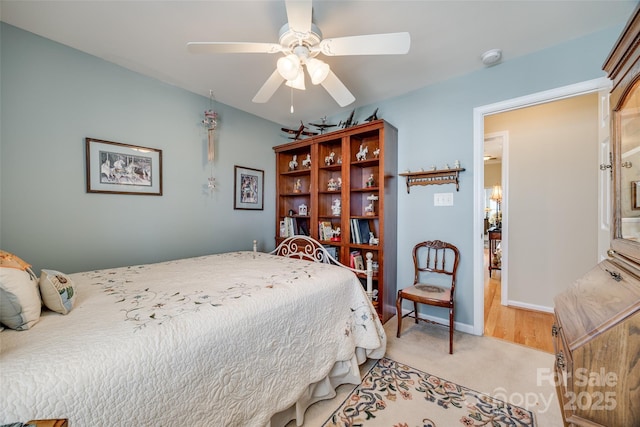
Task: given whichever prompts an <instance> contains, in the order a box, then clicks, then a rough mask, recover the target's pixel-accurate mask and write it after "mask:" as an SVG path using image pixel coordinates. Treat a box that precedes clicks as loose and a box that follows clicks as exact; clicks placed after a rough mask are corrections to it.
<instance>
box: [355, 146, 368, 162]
mask: <svg viewBox="0 0 640 427" xmlns="http://www.w3.org/2000/svg"><path fill="white" fill-rule="evenodd" d="M368 152H369V147H365V146H364V144H360V151H358V152H357V153H356V160H358V161H360V160H367V153H368Z"/></svg>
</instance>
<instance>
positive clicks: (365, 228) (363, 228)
mask: <svg viewBox="0 0 640 427" xmlns="http://www.w3.org/2000/svg"><path fill="white" fill-rule="evenodd" d="M358 230H359V231H360V243H363V244H366V243H369V233H370V232H371V229H370V228H369V220H368V219H358Z"/></svg>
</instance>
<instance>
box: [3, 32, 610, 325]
mask: <svg viewBox="0 0 640 427" xmlns="http://www.w3.org/2000/svg"><path fill="white" fill-rule="evenodd" d="M621 29H622V25H620V26H619V27H616V28H611V29H609V30H606V31H602V32H598V33H595V34H592V35H590V36H587V37H584V38H581V39H578V40H574V41H571V42H568V43H565V44H562V45H558V46H556V47H553V48H550V49H546V50H544V51H540V52H538V53H535V54H532V55H528V56H526V57H521V58H514V59H509V58H508V56H507V58H506V60H505V62H504V63H502V64H500V65H498V66H494V67H491V68H488V69H484V70H481V71H478V72H476V73H473V74H470V75H467V76H463V77H458V78H453V79H451V80H448V81H446V82H443V83H440V84H436V85H432V86H429V87H425V88H423V89H421V90H417V91H415V92H413V93H410V94H407V95H405V96H401V97H398V98H394V99H391V100H388V101H386V102H382V103H379V104H376V105H371V106H367V107H363V108H360V109H358V111H357V112H356V117H355V118H356V119H357V120H360V121H362V120H363V119H364V118H365V117H367V116H368V115H369V114H371V112H372V111H373V109H374V108H375V107H379V108H380V109H379V116H380V117H381V118H384V119H386V120H387V121H388V122H390V123H391V124H393V125H394V126H395V127H397V128H398V130H399V134H398V137H399V141H398V144H399V147H398V149H399V161H398V170H400V171H403V170H405V169H411V170H417V169H419V168H425V169H426V168H428V167H429V166H430V165H432V164H435V165H437V166H439V167H442V166H443V165H444V164H445V163H449V164H453V162H454V161H455V160H460V162H461V163H462V166H463V167H465V168H466V171H465V172H463V173H462V176H461V182H460V191H459V192H455V189H454V187H452V186H427V187H413V188H412V190H411V194H407V193H406V189H405V184H404V182H403V181H401V180H398V182H397V185H398V194H399V199H398V218H399V220H398V221H399V224H398V283H397V286H398V288H403V287H405V286H408V285H409V284H410V283H411V281H412V265H411V257H410V251H411V248H412V247H413V245H414V244H415V243H416V242H418V241H421V240H427V239H442V240H447V241H450V242H452V243H454V244H456V245H457V246H458V247H459V248H460V249H461V251H462V261H461V265H460V271H459V276H458V279H459V280H458V296H459V298H458V306H457V307H458V310H457V314H456V321H457V322H461V323H464V324H471V323H472V321H473V289H472V288H473V259H472V253H473V236H472V232H473V215H474V213H473V209H474V207H473V164H472V163H473V123H472V119H473V109H474V108H475V107H478V106H482V105H487V104H492V103H495V102H499V101H503V100H506V99H511V98H515V97H519V96H523V95H527V94H531V93H536V92H539V91H543V90H548V89H552V88H556V87H560V86H564V85H568V84H572V83H577V82H582V81H586V80H590V79H593V78H597V77H601V76H603V75H604V73H603V71H602V70H601V67H602V64H603V62H604V60H605V58H606V56H607V54H608V52H609V50H610V49H611V47H612V46H613V44H614V42H615V40H616V39H617V37H618V34H619V33H620V31H621ZM507 55H508V53H507ZM1 59H2V62H1V66H2V69H1V71H2V88H1V89H2V92H1V96H2V99H1V100H2V147H1V152H0V156H1V162H2V163H1V165H2V171H1V174H0V179H1V183H0V184H1V199H0V200H1V203H2V206H1V222H0V233H1V235H0V237H1V244H2V248H3V249H5V250H9V251H13V252H15V253H17V254H19V255H21V256H23V257H24V258H26V259H27V260H29V261H31V262H33V263H34V264H35V266H36V267H37V268H42V267H50V268H58V269H61V270H67V271H78V270H83V269H89V268H99V267H103V266H110V265H124V264H131V263H138V262H146V261H149V260H157V259H169V258H175V257H179V256H188V255H195V254H200V253H207V252H219V251H224V250H232V249H239V248H249V247H250V241H251V240H252V239H253V238H258V239H259V240H261V241H267V242H272V241H273V233H274V227H273V223H274V203H275V201H274V182H275V181H274V178H273V175H274V157H273V152H272V149H271V147H272V146H273V145H276V144H278V143H281V140H278V126H276V125H275V124H273V123H270V122H266V121H264V120H261V119H258V118H255V117H253V116H250V115H248V114H245V113H242V112H239V111H237V110H233V109H231V108H228V107H225V106H220V107H219V110H220V111H221V128H220V141H221V143H220V147H219V150H218V155H219V156H218V159H219V160H218V162H217V163H216V168H217V172H216V176H218V178H219V179H221V180H222V183H221V187H222V188H221V189H220V190H219V191H218V192H217V193H215V194H214V195H213V196H209V195H208V194H207V192H206V191H204V190H203V188H202V186H203V185H204V183H206V179H207V176H208V169H207V168H206V167H205V164H204V163H205V162H204V159H205V158H206V155H205V152H204V139H205V135H204V133H203V131H202V129H201V127H200V126H199V119H200V116H201V114H202V110H203V109H204V108H205V107H207V105H208V104H207V100H206V99H205V98H202V97H198V96H196V95H193V94H190V93H188V92H184V91H182V90H179V89H176V88H173V87H171V86H167V85H164V84H162V83H159V82H157V81H153V80H150V79H148V78H145V77H142V76H139V75H137V74H134V73H131V72H129V71H126V70H123V69H121V68H119V67H116V66H114V65H112V64H109V63H107V62H104V61H101V60H98V59H96V58H93V57H90V56H87V55H84V54H81V53H79V52H77V51H74V50H71V49H68V48H65V47H63V46H60V45H57V44H55V43H51V42H48V41H46V40H43V39H40V38H38V37H35V36H33V35H30V34H27V33H24V32H22V31H19V30H16V29H15V28H12V27H8V26H6V25H3V27H2V58H1ZM341 118H342V119H344V118H345V117H334V118H333V122H336V123H337V120H339V119H341ZM271 134H272V135H274V139H273V140H272V141H266V140H265V138H264V135H271ZM85 136H92V137H95V138H101V139H107V140H113V141H120V142H126V143H132V144H140V145H148V146H152V147H157V148H161V149H163V150H164V156H165V157H164V158H165V166H164V174H165V175H164V178H165V195H164V196H162V197H148V196H144V197H142V196H113V195H98V194H86V193H85V190H84V185H85V184H84V151H83V139H84V137H85ZM249 152H251V154H248V153H249ZM233 164H240V165H243V166H250V167H257V168H259V169H264V170H265V172H266V182H265V186H266V187H265V189H266V191H265V211H264V212H243V211H234V210H233V199H232V188H231V187H232V186H233V182H232V175H233ZM437 192H453V193H454V206H452V207H438V208H436V207H434V206H433V194H434V193H437ZM437 314H438V315H442V316H444V313H437Z"/></svg>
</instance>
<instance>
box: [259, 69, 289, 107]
mask: <svg viewBox="0 0 640 427" xmlns="http://www.w3.org/2000/svg"><path fill="white" fill-rule="evenodd" d="M283 81H284V78H283V77H282V76H281V75H280V73H279V72H278V70H275V71H274V72H273V74H271V76H270V77H269V78H268V79H267V81H266V82H264V84H263V85H262V87H261V88H260V90H259V91H258V93H256V96H254V97H253V100H252V101H253V102H255V103H256V104H264V103H265V102H267V101H268V100H270V99H271V97H272V96H273V94H274V93H276V90H278V88H279V87H280V85H281V84H282V82H283Z"/></svg>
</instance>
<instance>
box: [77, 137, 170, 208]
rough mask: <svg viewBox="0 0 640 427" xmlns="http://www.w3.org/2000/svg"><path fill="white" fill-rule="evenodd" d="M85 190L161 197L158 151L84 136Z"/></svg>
mask: <svg viewBox="0 0 640 427" xmlns="http://www.w3.org/2000/svg"><path fill="white" fill-rule="evenodd" d="M85 151H86V157H87V159H86V163H87V164H86V180H87V193H115V194H138V195H150V196H161V195H162V150H158V149H155V148H148V147H140V146H138V145H129V144H122V143H119V142H111V141H104V140H101V139H93V138H85Z"/></svg>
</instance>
